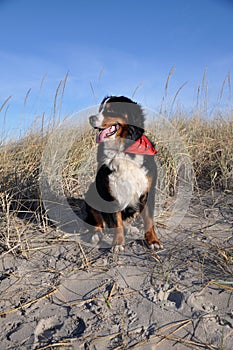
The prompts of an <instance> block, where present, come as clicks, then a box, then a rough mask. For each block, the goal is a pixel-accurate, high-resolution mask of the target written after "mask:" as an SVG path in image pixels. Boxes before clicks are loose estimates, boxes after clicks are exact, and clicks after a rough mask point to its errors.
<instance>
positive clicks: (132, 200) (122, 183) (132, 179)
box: [108, 153, 148, 210]
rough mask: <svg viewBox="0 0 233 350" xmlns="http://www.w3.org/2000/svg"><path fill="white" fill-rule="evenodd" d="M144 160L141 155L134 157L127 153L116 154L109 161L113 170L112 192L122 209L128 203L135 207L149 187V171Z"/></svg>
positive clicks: (110, 186)
mask: <svg viewBox="0 0 233 350" xmlns="http://www.w3.org/2000/svg"><path fill="white" fill-rule="evenodd" d="M142 162H143V157H142V156H141V155H137V156H136V157H135V158H134V159H132V158H130V157H129V156H128V155H127V154H125V153H119V154H118V155H115V157H114V158H113V159H111V160H110V161H109V162H108V166H109V168H110V169H111V170H112V171H113V172H112V174H111V175H110V176H109V188H110V193H111V194H112V196H113V197H114V198H115V199H116V200H117V202H118V204H119V206H120V208H121V210H123V209H125V208H126V207H127V206H128V205H130V206H133V207H134V206H135V205H136V204H137V203H138V199H139V198H140V196H141V195H142V194H143V193H145V191H146V190H147V188H148V179H147V176H146V174H147V171H146V169H145V168H144V167H143V166H142Z"/></svg>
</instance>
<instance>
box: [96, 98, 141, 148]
mask: <svg viewBox="0 0 233 350" xmlns="http://www.w3.org/2000/svg"><path fill="white" fill-rule="evenodd" d="M89 121H90V124H91V126H92V127H93V128H95V129H98V134H97V137H96V141H97V142H98V143H99V142H106V141H108V140H116V139H117V138H118V139H119V140H120V139H121V140H123V139H128V140H137V139H138V138H139V137H141V136H142V134H143V132H144V115H143V111H142V108H141V106H140V105H138V104H137V103H136V102H133V101H132V100H130V99H129V98H127V97H124V96H110V97H109V96H108V97H105V98H104V99H103V101H102V102H101V104H100V107H99V113H98V114H96V115H92V116H91V117H90V118H89Z"/></svg>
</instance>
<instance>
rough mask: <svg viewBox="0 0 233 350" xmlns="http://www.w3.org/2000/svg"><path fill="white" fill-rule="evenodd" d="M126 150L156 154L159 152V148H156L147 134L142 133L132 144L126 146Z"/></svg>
mask: <svg viewBox="0 0 233 350" xmlns="http://www.w3.org/2000/svg"><path fill="white" fill-rule="evenodd" d="M124 152H126V153H134V154H146V155H148V156H154V155H155V154H156V153H157V150H156V149H155V148H154V146H153V145H152V143H151V142H150V140H149V139H148V138H147V137H146V136H145V135H142V136H141V137H140V138H139V139H137V140H136V141H135V142H134V143H133V144H132V145H131V146H129V147H128V148H126V149H125V150H124Z"/></svg>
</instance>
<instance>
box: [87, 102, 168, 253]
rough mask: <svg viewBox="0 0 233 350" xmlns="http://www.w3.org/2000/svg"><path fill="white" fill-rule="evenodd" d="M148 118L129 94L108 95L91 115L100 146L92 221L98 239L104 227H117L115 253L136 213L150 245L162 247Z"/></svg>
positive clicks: (90, 200)
mask: <svg viewBox="0 0 233 350" xmlns="http://www.w3.org/2000/svg"><path fill="white" fill-rule="evenodd" d="M144 119H145V118H144V114H143V110H142V108H141V106H140V105H139V104H137V103H136V102H133V101H132V100H130V99H129V98H127V97H124V96H110V97H105V98H104V99H103V101H102V102H101V104H100V107H99V113H98V114H96V115H93V116H91V117H90V118H89V122H90V124H91V126H92V127H93V128H95V129H97V130H98V134H97V136H96V141H97V143H98V144H99V145H98V153H97V161H98V169H97V175H96V180H95V182H94V183H93V184H91V186H90V188H89V190H88V192H87V193H86V203H87V211H88V218H87V222H88V223H90V224H92V225H93V226H94V227H95V235H94V236H93V239H94V240H97V239H98V240H99V239H100V237H101V236H102V234H103V229H104V228H113V229H114V238H113V250H114V251H115V252H118V251H121V250H123V249H124V244H125V239H124V227H123V222H124V220H126V219H128V218H129V217H134V216H135V215H137V214H141V216H142V218H143V221H144V230H145V240H146V242H147V244H148V245H149V247H150V248H152V249H154V248H155V247H157V248H160V247H162V244H161V243H160V241H159V239H158V237H157V236H156V233H155V230H154V223H153V216H154V197H155V183H156V164H155V160H154V157H153V156H154V155H155V154H156V152H157V151H156V150H155V149H154V146H153V145H152V143H151V142H150V141H149V139H148V138H147V137H146V136H145V135H144Z"/></svg>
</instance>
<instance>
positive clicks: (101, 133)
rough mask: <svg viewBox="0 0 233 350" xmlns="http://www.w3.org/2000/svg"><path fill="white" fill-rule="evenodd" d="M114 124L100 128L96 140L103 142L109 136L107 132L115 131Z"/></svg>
mask: <svg viewBox="0 0 233 350" xmlns="http://www.w3.org/2000/svg"><path fill="white" fill-rule="evenodd" d="M113 128H114V126H110V127H109V128H106V129H103V130H100V131H99V133H98V134H97V136H96V142H97V143H100V142H102V141H103V140H104V139H105V138H106V137H108V136H109V135H107V134H111V133H112V131H113Z"/></svg>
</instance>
